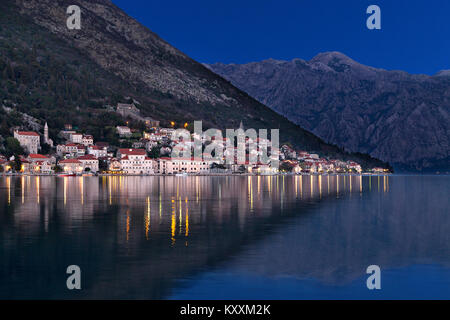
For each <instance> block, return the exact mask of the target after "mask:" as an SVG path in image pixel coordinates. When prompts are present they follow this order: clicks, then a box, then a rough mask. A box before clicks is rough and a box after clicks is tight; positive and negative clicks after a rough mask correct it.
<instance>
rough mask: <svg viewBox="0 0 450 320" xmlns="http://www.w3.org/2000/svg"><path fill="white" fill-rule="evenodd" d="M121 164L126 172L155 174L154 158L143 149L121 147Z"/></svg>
mask: <svg viewBox="0 0 450 320" xmlns="http://www.w3.org/2000/svg"><path fill="white" fill-rule="evenodd" d="M119 157H120V166H121V170H122V171H123V172H124V173H126V174H153V173H154V169H153V160H152V159H150V158H148V157H147V155H146V152H145V150H143V149H120V150H119Z"/></svg>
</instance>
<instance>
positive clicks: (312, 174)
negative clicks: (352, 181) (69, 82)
mask: <svg viewBox="0 0 450 320" xmlns="http://www.w3.org/2000/svg"><path fill="white" fill-rule="evenodd" d="M390 175H393V173H329V174H323V173H276V174H253V173H199V174H189V173H187V174H183V175H177V174H159V173H155V174H111V173H99V174H89V175H82V174H80V175H76V176H67V175H66V176H64V174H55V173H50V174H33V173H2V174H0V177H60V178H71V177H73V178H79V177H87V178H88V177H178V178H186V177H242V176H244V177H265V176H268V177H273V176H390Z"/></svg>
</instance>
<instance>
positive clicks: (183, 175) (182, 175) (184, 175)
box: [175, 172, 188, 177]
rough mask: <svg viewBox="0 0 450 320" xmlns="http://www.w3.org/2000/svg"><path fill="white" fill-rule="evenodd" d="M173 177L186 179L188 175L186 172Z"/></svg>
mask: <svg viewBox="0 0 450 320" xmlns="http://www.w3.org/2000/svg"><path fill="white" fill-rule="evenodd" d="M175 176H176V177H187V176H188V174H187V173H186V172H183V173H177V174H176V175H175Z"/></svg>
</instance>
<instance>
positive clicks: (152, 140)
mask: <svg viewBox="0 0 450 320" xmlns="http://www.w3.org/2000/svg"><path fill="white" fill-rule="evenodd" d="M111 108H114V107H111ZM113 111H115V112H117V113H119V114H121V115H122V116H123V117H124V118H127V119H133V120H136V121H140V122H143V123H145V128H146V129H145V130H143V131H139V130H136V129H133V128H130V127H128V126H127V125H126V124H127V123H128V121H126V122H125V123H124V125H121V126H117V127H116V128H115V129H116V134H117V136H118V139H119V140H118V141H119V142H120V143H121V144H125V145H127V146H129V147H121V146H116V145H111V144H109V143H107V142H102V141H96V139H95V137H94V136H93V135H91V134H89V133H85V132H83V130H80V129H79V128H76V127H74V126H72V125H71V124H66V125H65V126H64V128H61V130H60V131H59V133H58V137H57V138H58V141H61V143H58V144H55V143H54V141H53V140H52V139H51V138H50V137H49V127H48V124H47V123H45V125H44V128H43V132H36V131H23V130H21V128H13V130H12V131H13V140H12V144H16V149H19V150H20V152H17V154H14V155H11V156H9V157H8V156H6V155H0V171H1V172H2V173H3V174H31V175H62V176H77V175H87V176H89V175H99V174H110V175H188V174H189V175H208V174H252V175H258V174H261V175H271V174H282V173H283V174H286V173H290V174H339V173H345V174H348V173H354V174H363V173H364V174H370V173H374V174H384V173H387V170H386V169H383V168H372V169H370V170H366V171H367V172H363V170H362V168H361V165H360V164H358V163H356V162H354V161H343V160H339V159H327V158H324V157H320V156H319V154H317V153H314V152H310V151H304V150H295V149H294V148H293V147H292V146H290V145H288V144H283V145H282V146H281V147H280V150H279V152H278V153H277V154H278V157H279V159H278V160H279V165H278V166H277V167H272V166H271V165H270V163H268V164H265V163H261V162H256V163H253V162H250V161H248V158H249V156H250V154H251V152H254V151H252V150H250V149H249V148H248V145H249V144H250V143H251V142H252V141H251V139H250V138H248V137H247V138H246V146H247V148H246V159H247V160H246V161H244V162H236V163H233V164H223V163H224V161H217V160H214V159H209V158H207V157H192V156H191V157H185V158H180V157H172V151H173V150H174V148H175V147H176V146H177V145H179V144H180V143H183V141H182V139H174V138H173V137H174V135H173V133H174V132H175V130H176V127H175V123H171V127H161V126H160V123H159V121H157V120H154V119H152V118H149V117H142V116H140V113H139V109H138V108H137V107H136V106H135V105H134V104H133V103H129V104H125V103H119V104H118V105H117V107H115V108H114V110H113ZM183 126H184V128H186V127H187V126H188V124H187V123H185V124H184V125H183ZM241 128H242V129H243V125H242V123H241ZM191 137H192V138H200V141H201V143H202V146H203V147H205V146H206V145H208V144H210V143H221V144H222V143H223V144H225V143H226V142H227V141H226V138H224V139H223V142H222V141H208V139H205V137H195V133H191ZM258 139H259V138H258ZM265 143H266V144H267V145H268V146H269V148H270V146H271V143H270V141H265ZM44 145H45V148H44V147H43V146H44ZM44 149H45V150H46V151H47V152H46V153H45V154H43V152H42V150H44ZM233 149H234V151H235V153H237V150H236V149H237V148H235V147H234V148H233ZM227 151H228V150H227ZM256 152H257V153H259V152H260V150H256ZM258 155H259V154H258ZM225 156H226V154H224V158H225Z"/></svg>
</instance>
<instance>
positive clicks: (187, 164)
mask: <svg viewBox="0 0 450 320" xmlns="http://www.w3.org/2000/svg"><path fill="white" fill-rule="evenodd" d="M212 163H213V161H206V160H203V159H201V158H169V157H163V158H160V159H158V172H159V173H161V174H177V173H207V172H209V171H210V168H211V164H212Z"/></svg>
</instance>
